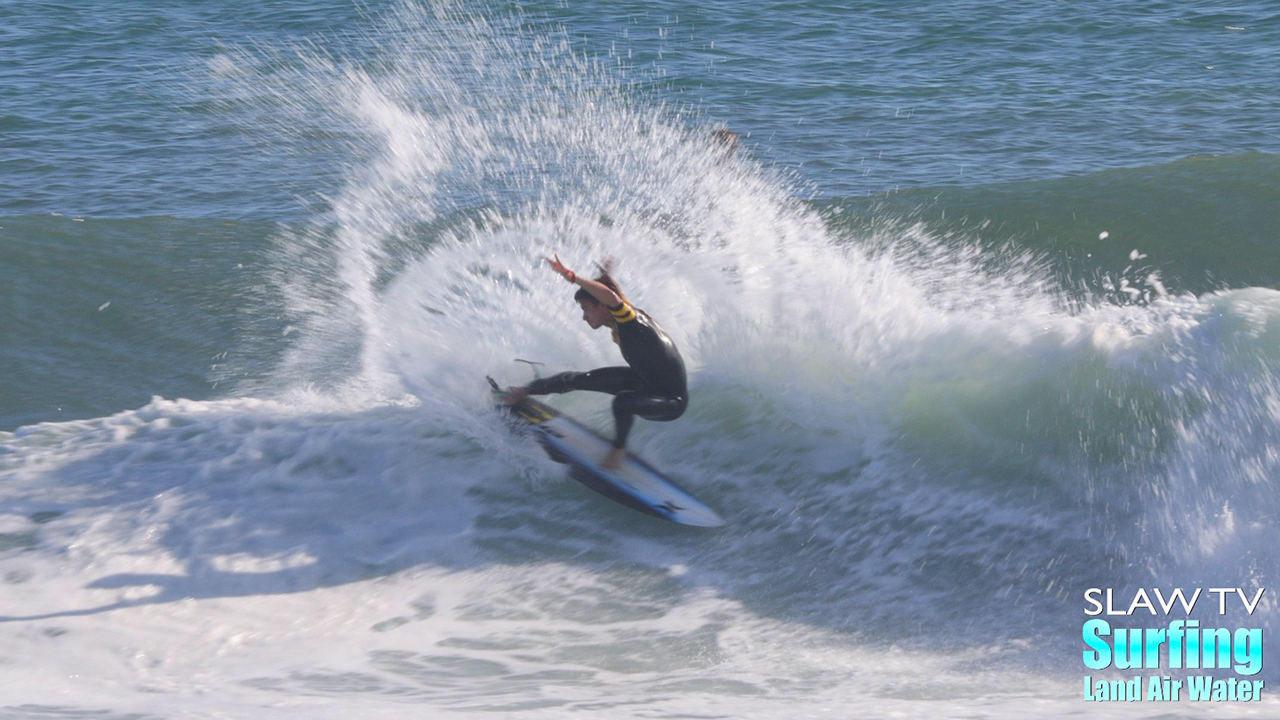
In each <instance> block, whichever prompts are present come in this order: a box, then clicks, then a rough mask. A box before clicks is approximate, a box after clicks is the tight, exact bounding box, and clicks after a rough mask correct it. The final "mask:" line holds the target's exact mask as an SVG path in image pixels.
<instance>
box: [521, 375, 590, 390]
mask: <svg viewBox="0 0 1280 720" xmlns="http://www.w3.org/2000/svg"><path fill="white" fill-rule="evenodd" d="M581 376H582V373H578V372H562V373H560V374H558V375H552V376H551V377H545V378H538V379H537V380H534V381H533V382H531V383H529V384H528V385H525V386H524V389H525V391H526V392H528V393H529V394H530V395H554V394H558V393H567V392H569V391H570V390H577V389H578V387H577V383H576V382H574V381H575V380H578V379H579V378H580V377H581Z"/></svg>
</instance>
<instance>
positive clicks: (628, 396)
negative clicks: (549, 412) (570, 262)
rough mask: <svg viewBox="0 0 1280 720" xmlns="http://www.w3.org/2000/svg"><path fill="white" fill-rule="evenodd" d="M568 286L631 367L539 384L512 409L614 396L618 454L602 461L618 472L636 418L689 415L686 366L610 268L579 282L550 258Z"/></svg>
mask: <svg viewBox="0 0 1280 720" xmlns="http://www.w3.org/2000/svg"><path fill="white" fill-rule="evenodd" d="M547 264H549V265H550V266H551V269H552V270H555V271H556V272H557V273H559V274H560V276H561V277H563V278H564V279H565V280H568V281H569V282H571V283H573V284H574V285H577V286H578V291H577V292H576V293H574V296H573V299H574V300H575V301H577V303H578V305H579V306H581V307H582V320H583V321H584V322H585V323H587V325H589V326H591V329H592V330H595V329H597V328H601V327H608V328H610V329H611V330H612V331H613V341H614V342H615V343H617V344H618V348H619V349H620V350H622V357H623V359H624V360H626V361H627V366H626V367H604V368H597V369H595V370H590V371H588V372H563V373H560V374H558V375H552V376H551V377H547V378H539V379H538V380H534V381H533V382H531V383H529V384H528V385H525V386H524V387H514V388H510V389H508V391H507V394H506V396H505V397H504V399H503V402H505V403H506V404H507V405H518V404H519V403H520V402H521V401H522V400H524V399H525V398H526V397H528V396H530V395H549V394H552V393H566V392H570V391H573V390H590V391H593V392H602V393H609V394H610V395H613V420H614V423H615V427H616V432H615V434H614V439H613V448H612V449H611V450H610V451H609V454H608V455H606V456H605V458H604V460H603V461H601V463H600V466H601V467H602V468H604V469H605V470H614V469H617V468H618V466H619V465H621V464H622V459H623V458H624V457H625V456H626V452H627V450H626V448H627V435H628V434H629V433H630V432H631V425H632V423H633V422H634V421H635V418H636V416H639V417H642V418H644V419H646V420H655V421H659V422H665V421H668V420H675V419H676V418H678V417H680V416H681V415H682V414H684V409H685V406H686V405H687V404H688V402H689V388H688V378H687V376H686V374H685V369H684V360H683V359H681V357H680V352H679V351H678V350H676V346H675V343H673V342H671V338H669V337H667V334H666V333H665V332H663V330H662V328H661V327H659V326H658V323H656V322H654V321H653V319H652V318H650V317H649V315H648V314H646V313H645V312H644V311H643V310H638V309H636V308H635V307H633V306H632V305H631V303H630V302H628V301H627V299H626V297H625V296H624V295H623V294H622V291H621V290H619V289H618V283H617V281H615V280H614V279H613V277H612V276H611V275H610V274H609V270H610V263H609V262H608V261H606V262H605V264H604V265H603V266H601V267H600V275H598V276H597V277H596V278H595V279H590V278H585V277H581V276H579V275H578V274H577V273H575V272H574V271H572V270H570V269H568V268H567V267H565V266H564V264H563V263H561V262H560V257H559V256H556V257H554V258H547Z"/></svg>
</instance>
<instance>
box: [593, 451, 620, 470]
mask: <svg viewBox="0 0 1280 720" xmlns="http://www.w3.org/2000/svg"><path fill="white" fill-rule="evenodd" d="M626 456H627V449H626V448H613V449H612V450H610V451H609V454H608V455H605V456H604V460H601V461H600V469H601V470H617V469H618V468H620V467H622V459H623V458H625V457H626Z"/></svg>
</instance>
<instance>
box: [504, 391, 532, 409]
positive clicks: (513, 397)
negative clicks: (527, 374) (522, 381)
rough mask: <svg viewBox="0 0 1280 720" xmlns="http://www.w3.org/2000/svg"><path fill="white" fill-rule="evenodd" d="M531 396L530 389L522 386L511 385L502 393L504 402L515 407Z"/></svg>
mask: <svg viewBox="0 0 1280 720" xmlns="http://www.w3.org/2000/svg"><path fill="white" fill-rule="evenodd" d="M528 397H529V391H528V390H525V389H524V388H522V387H509V388H507V391H506V392H504V393H503V394H502V404H503V405H506V406H507V407H515V406H516V405H519V404H520V403H522V402H524V401H525V399H526V398H528Z"/></svg>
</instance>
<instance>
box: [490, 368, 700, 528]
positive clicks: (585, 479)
mask: <svg viewBox="0 0 1280 720" xmlns="http://www.w3.org/2000/svg"><path fill="white" fill-rule="evenodd" d="M489 385H490V386H491V387H492V389H493V399H494V401H495V402H496V403H497V405H498V408H499V409H501V410H503V411H505V412H507V413H508V415H509V417H510V418H511V419H512V421H513V423H515V424H516V425H517V426H519V427H523V428H527V429H529V430H530V431H532V432H533V433H534V436H535V437H536V438H537V440H538V442H539V443H541V445H542V447H543V449H545V450H546V451H547V454H548V455H549V456H551V459H552V460H555V461H556V462H559V463H564V464H566V465H568V466H569V474H570V476H571V477H573V479H575V480H577V481H578V482H580V483H582V484H583V485H586V486H587V487H589V488H591V489H592V490H595V491H596V492H598V493H600V494H601V495H604V496H605V497H607V498H609V499H610V500H613V501H615V502H618V503H621V504H622V505H625V506H627V507H629V508H631V509H633V510H639V511H640V512H642V513H645V514H648V515H652V516H654V517H659V518H662V519H663V520H670V521H671V522H674V523H680V524H681V525H693V526H696V527H719V526H721V525H724V519H723V518H721V517H720V516H719V515H718V514H716V511H715V510H712V509H711V508H709V507H707V506H706V504H704V503H703V502H702V501H701V500H699V499H697V498H696V497H694V496H693V495H692V494H691V493H689V491H687V490H685V489H684V488H682V487H680V486H679V485H677V484H676V483H675V482H674V481H672V480H671V479H670V478H668V477H666V476H665V475H663V474H662V473H660V472H658V471H657V470H655V469H654V468H653V466H651V465H649V463H647V462H645V461H644V460H642V459H641V458H639V457H637V456H636V454H635V453H632V452H630V451H628V452H627V456H626V458H624V459H623V461H622V465H621V466H620V467H619V468H618V469H616V470H605V469H603V468H601V467H600V465H599V461H600V460H601V459H602V458H604V456H605V454H606V453H608V452H609V449H610V448H612V447H613V444H612V443H611V442H609V441H608V440H606V439H605V438H604V437H603V436H602V435H600V433H597V432H596V431H594V430H592V429H591V428H588V427H587V426H585V425H583V424H582V423H580V422H578V421H577V420H574V419H573V418H571V417H569V416H568V415H564V414H562V413H561V412H559V411H558V410H556V409H555V408H552V407H550V406H549V405H546V404H544V403H541V402H538V401H537V400H534V399H532V398H526V399H525V400H524V401H523V402H521V403H519V404H518V405H515V406H513V407H507V406H506V405H504V404H503V402H502V398H503V395H504V394H505V392H504V391H503V390H502V389H501V388H499V387H498V384H497V383H496V382H494V380H493V378H489Z"/></svg>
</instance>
